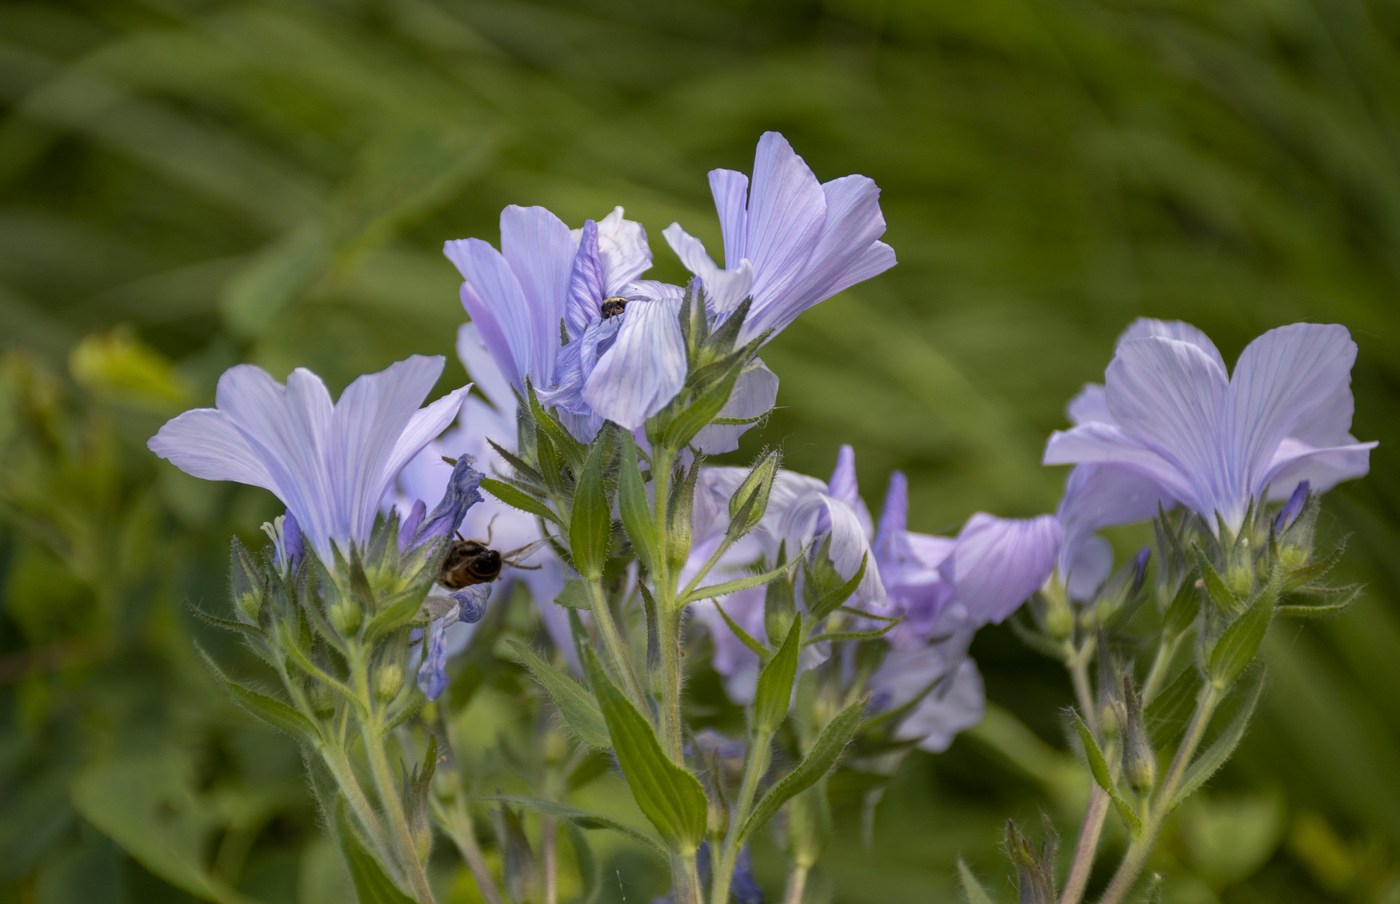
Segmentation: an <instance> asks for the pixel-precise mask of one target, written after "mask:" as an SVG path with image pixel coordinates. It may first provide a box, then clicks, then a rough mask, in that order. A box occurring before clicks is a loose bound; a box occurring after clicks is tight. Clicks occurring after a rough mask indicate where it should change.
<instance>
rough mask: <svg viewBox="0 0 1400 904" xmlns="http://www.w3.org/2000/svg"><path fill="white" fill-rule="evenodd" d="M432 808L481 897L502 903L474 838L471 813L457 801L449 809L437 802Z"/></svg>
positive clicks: (503, 900)
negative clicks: (460, 856) (455, 846)
mask: <svg viewBox="0 0 1400 904" xmlns="http://www.w3.org/2000/svg"><path fill="white" fill-rule="evenodd" d="M433 810H434V812H435V814H436V815H437V818H438V822H439V823H441V824H442V826H443V828H444V829H446V830H447V834H448V837H450V838H451V839H452V843H453V844H455V845H457V852H458V853H460V854H461V855H462V860H463V862H465V863H466V864H467V871H468V872H470V873H471V874H472V879H474V880H475V881H476V887H477V890H478V891H480V892H481V899H482V900H483V901H485V902H486V904H504V902H505V899H504V898H503V897H502V896H501V890H500V889H499V888H497V887H496V881H495V879H493V878H492V877H491V870H490V868H489V867H488V866H487V865H486V858H485V857H484V856H483V855H482V853H481V845H480V844H479V843H478V842H477V840H476V828H475V827H474V826H473V825H472V819H471V814H469V813H468V812H467V808H466V807H465V806H463V805H462V804H461V803H460V802H458V803H457V804H456V805H455V806H454V807H453V808H452V809H451V810H447V809H444V808H443V807H441V806H439V805H437V804H434V805H433Z"/></svg>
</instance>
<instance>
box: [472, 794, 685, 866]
mask: <svg viewBox="0 0 1400 904" xmlns="http://www.w3.org/2000/svg"><path fill="white" fill-rule="evenodd" d="M478 799H479V800H481V801H483V802H486V803H504V804H513V805H514V806H517V807H522V808H524V809H526V810H533V811H534V812H536V813H543V814H544V815H546V816H553V817H554V818H555V819H561V820H563V821H564V822H567V823H569V824H571V825H576V826H578V827H579V828H580V829H611V830H612V831H614V832H621V833H622V834H624V835H626V836H627V837H629V838H632V839H634V840H636V841H640V842H641V843H642V844H643V845H645V846H646V848H647V850H649V851H651V852H652V853H653V854H655V855H656V856H658V857H660V858H661V859H662V860H665V859H667V858H668V857H669V854H668V853H667V851H666V847H665V845H663V844H662V843H661V841H660V839H658V838H657V837H656V836H655V835H653V834H651V833H650V832H648V831H646V830H645V829H639V828H636V827H635V826H629V825H627V824H626V823H621V822H618V821H617V820H615V819H611V818H609V817H607V816H602V815H599V814H597V813H590V812H588V811H587V810H579V809H577V808H575V807H570V806H568V805H567V804H561V803H556V802H555V801H552V800H542V799H540V798H537V797H521V796H518V795H514V794H496V795H492V796H489V797H482V798H478Z"/></svg>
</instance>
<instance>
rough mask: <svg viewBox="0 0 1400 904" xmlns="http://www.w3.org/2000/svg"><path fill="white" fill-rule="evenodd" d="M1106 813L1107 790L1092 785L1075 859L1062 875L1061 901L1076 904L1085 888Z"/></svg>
mask: <svg viewBox="0 0 1400 904" xmlns="http://www.w3.org/2000/svg"><path fill="white" fill-rule="evenodd" d="M1107 816H1108V792H1107V791H1105V790H1104V789H1102V788H1100V787H1099V786H1098V785H1094V786H1093V788H1092V789H1091V790H1090V791H1089V803H1088V805H1087V806H1086V807H1085V808H1084V821H1083V823H1081V824H1080V827H1079V841H1078V842H1077V843H1076V844H1075V846H1074V860H1073V861H1071V863H1070V866H1069V875H1068V876H1067V877H1065V887H1064V891H1063V892H1061V894H1060V904H1079V902H1080V900H1082V899H1083V897H1084V889H1085V887H1086V886H1088V884H1089V873H1090V871H1091V870H1092V869H1093V867H1094V855H1095V854H1096V853H1098V849H1099V836H1100V835H1101V834H1102V833H1103V823H1104V818H1105V817H1107Z"/></svg>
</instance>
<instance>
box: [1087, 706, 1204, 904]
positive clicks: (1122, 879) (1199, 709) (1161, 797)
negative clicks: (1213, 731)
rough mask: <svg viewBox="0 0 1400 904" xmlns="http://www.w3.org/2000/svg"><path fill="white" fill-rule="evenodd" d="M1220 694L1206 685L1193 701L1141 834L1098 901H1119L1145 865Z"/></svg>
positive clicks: (1117, 903) (1116, 903) (1108, 903)
mask: <svg viewBox="0 0 1400 904" xmlns="http://www.w3.org/2000/svg"><path fill="white" fill-rule="evenodd" d="M1221 693H1222V692H1221V690H1220V689H1219V688H1216V687H1214V686H1213V685H1209V684H1208V685H1206V687H1205V690H1204V691H1203V692H1202V694H1201V698H1200V700H1198V701H1197V703H1196V712H1195V713H1193V714H1192V716H1191V722H1190V724H1188V725H1187V726H1186V735H1185V736H1184V737H1183V738H1182V739H1181V746H1180V747H1178V748H1177V750H1176V756H1175V757H1173V758H1172V764H1171V766H1170V767H1169V768H1168V769H1167V774H1166V776H1165V777H1164V778H1163V779H1162V785H1161V787H1160V788H1159V789H1158V791H1157V793H1156V795H1154V797H1155V805H1154V806H1153V807H1152V812H1151V813H1150V814H1149V816H1148V818H1147V819H1146V820H1145V821H1144V824H1143V828H1142V834H1141V835H1139V836H1138V837H1137V838H1135V839H1133V842H1132V844H1130V845H1129V846H1128V850H1127V853H1125V854H1124V855H1123V861H1122V862H1121V863H1120V864H1119V865H1118V871H1117V872H1115V873H1114V874H1113V879H1112V880H1111V881H1110V882H1109V884H1108V888H1107V889H1106V890H1105V891H1104V894H1103V897H1102V898H1100V899H1099V904H1120V902H1122V901H1123V900H1124V899H1125V898H1126V897H1127V896H1128V893H1129V892H1131V891H1132V890H1133V886H1134V885H1135V884H1137V880H1138V876H1139V875H1141V873H1142V870H1143V867H1145V866H1146V865H1147V858H1148V856H1149V855H1150V854H1151V853H1152V847H1153V846H1154V845H1155V844H1156V843H1157V836H1158V835H1159V834H1160V833H1161V831H1162V824H1163V823H1164V822H1166V817H1167V814H1168V813H1169V812H1170V810H1171V800H1172V797H1173V796H1174V795H1175V794H1176V790H1177V787H1178V786H1179V785H1180V784H1181V779H1182V777H1183V776H1185V774H1186V769H1187V767H1189V766H1190V765H1191V758H1192V757H1193V756H1195V755H1196V748H1197V747H1199V746H1200V744H1201V739H1202V738H1204V737H1205V733H1206V728H1207V727H1208V726H1209V725H1210V720H1211V717H1212V716H1213V715H1215V708H1216V707H1217V706H1219V705H1220V697H1221Z"/></svg>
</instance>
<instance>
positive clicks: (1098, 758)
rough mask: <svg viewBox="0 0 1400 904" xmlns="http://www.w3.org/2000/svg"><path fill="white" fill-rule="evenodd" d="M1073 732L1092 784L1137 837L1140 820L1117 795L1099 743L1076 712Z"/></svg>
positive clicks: (1121, 796)
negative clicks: (1077, 739) (1105, 796)
mask: <svg viewBox="0 0 1400 904" xmlns="http://www.w3.org/2000/svg"><path fill="white" fill-rule="evenodd" d="M1074 730H1075V731H1076V732H1078V733H1079V740H1080V743H1082V744H1083V745H1084V756H1085V758H1086V759H1087V760H1088V761H1089V771H1090V772H1091V773H1092V774H1093V776H1094V783H1095V784H1097V785H1098V786H1099V787H1100V788H1102V789H1103V790H1104V791H1105V792H1106V793H1107V794H1108V797H1109V799H1110V800H1112V801H1113V805H1114V807H1116V808H1117V809H1118V815H1119V816H1121V817H1123V822H1124V823H1125V824H1127V826H1128V828H1129V829H1131V830H1132V833H1133V837H1137V835H1138V834H1140V833H1141V832H1142V819H1141V818H1140V817H1139V816H1138V814H1137V812H1136V811H1135V810H1134V809H1133V808H1132V807H1131V806H1129V804H1128V802H1127V801H1126V800H1124V799H1123V795H1122V794H1120V793H1118V786H1117V785H1116V784H1114V782H1113V775H1112V774H1111V773H1110V772H1109V769H1108V761H1107V760H1105V759H1104V755H1103V751H1102V750H1100V749H1099V742H1098V741H1096V740H1094V735H1093V732H1091V731H1089V726H1088V725H1085V724H1084V719H1083V718H1081V717H1080V715H1079V713H1078V712H1075V713H1074Z"/></svg>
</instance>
